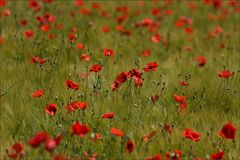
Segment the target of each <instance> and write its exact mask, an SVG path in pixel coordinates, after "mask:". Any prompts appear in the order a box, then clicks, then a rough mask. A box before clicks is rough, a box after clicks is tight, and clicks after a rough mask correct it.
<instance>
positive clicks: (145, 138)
mask: <svg viewBox="0 0 240 160" xmlns="http://www.w3.org/2000/svg"><path fill="white" fill-rule="evenodd" d="M156 133H157V131H155V130H154V131H151V132H149V133H148V134H145V135H144V136H143V138H142V140H143V141H145V142H148V141H149V140H150V139H151V138H152V137H153V136H154V135H155V134H156Z"/></svg>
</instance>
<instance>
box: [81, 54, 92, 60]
mask: <svg viewBox="0 0 240 160" xmlns="http://www.w3.org/2000/svg"><path fill="white" fill-rule="evenodd" d="M80 58H81V59H82V60H84V61H86V62H89V61H90V56H89V55H88V54H85V53H83V54H81V56H80Z"/></svg>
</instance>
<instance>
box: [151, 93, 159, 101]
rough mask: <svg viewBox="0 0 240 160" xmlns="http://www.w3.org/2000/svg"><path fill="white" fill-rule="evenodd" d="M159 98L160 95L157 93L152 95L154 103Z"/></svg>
mask: <svg viewBox="0 0 240 160" xmlns="http://www.w3.org/2000/svg"><path fill="white" fill-rule="evenodd" d="M158 99H159V95H155V96H151V101H152V102H153V103H154V102H157V101H158Z"/></svg>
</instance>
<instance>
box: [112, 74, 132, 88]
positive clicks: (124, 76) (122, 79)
mask: <svg viewBox="0 0 240 160" xmlns="http://www.w3.org/2000/svg"><path fill="white" fill-rule="evenodd" d="M127 79H128V74H127V73H126V72H125V71H122V72H121V73H120V74H119V75H117V77H116V79H115V80H114V83H113V84H112V86H111V87H112V90H113V91H115V90H117V89H118V88H119V87H120V86H121V85H122V84H123V83H124V82H126V81H127Z"/></svg>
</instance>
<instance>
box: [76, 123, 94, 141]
mask: <svg viewBox="0 0 240 160" xmlns="http://www.w3.org/2000/svg"><path fill="white" fill-rule="evenodd" d="M89 131H90V128H89V127H88V126H87V125H84V124H81V123H79V122H75V123H73V124H72V126H71V134H76V135H78V136H79V137H81V138H82V137H84V135H86V134H87V133H88V132H89Z"/></svg>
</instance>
